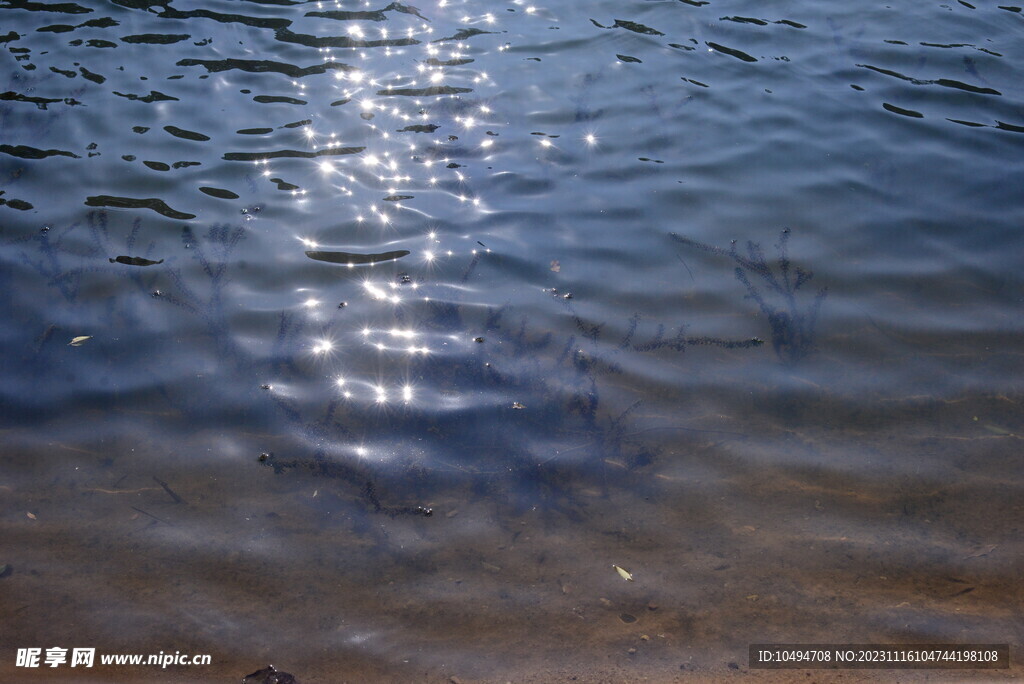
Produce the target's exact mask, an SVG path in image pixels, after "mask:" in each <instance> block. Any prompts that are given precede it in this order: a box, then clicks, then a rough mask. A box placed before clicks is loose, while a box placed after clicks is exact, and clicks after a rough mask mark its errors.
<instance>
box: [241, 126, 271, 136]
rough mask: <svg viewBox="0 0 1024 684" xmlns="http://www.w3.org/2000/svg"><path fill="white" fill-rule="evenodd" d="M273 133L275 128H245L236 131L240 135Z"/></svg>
mask: <svg viewBox="0 0 1024 684" xmlns="http://www.w3.org/2000/svg"><path fill="white" fill-rule="evenodd" d="M273 132H274V129H273V128H243V129H241V130H237V131H235V133H237V134H238V135H265V134H267V133H273Z"/></svg>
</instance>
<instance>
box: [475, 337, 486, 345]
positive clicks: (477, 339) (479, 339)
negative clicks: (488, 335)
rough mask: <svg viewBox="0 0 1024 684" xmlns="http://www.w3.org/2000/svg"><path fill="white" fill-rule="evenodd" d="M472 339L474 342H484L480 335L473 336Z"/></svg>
mask: <svg viewBox="0 0 1024 684" xmlns="http://www.w3.org/2000/svg"><path fill="white" fill-rule="evenodd" d="M473 341H474V342H476V343H477V344H483V343H484V338H482V337H474V338H473Z"/></svg>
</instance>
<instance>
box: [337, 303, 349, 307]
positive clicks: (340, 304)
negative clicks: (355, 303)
mask: <svg viewBox="0 0 1024 684" xmlns="http://www.w3.org/2000/svg"><path fill="white" fill-rule="evenodd" d="M346 306H348V302H339V303H338V308H339V309H344V308H345V307H346Z"/></svg>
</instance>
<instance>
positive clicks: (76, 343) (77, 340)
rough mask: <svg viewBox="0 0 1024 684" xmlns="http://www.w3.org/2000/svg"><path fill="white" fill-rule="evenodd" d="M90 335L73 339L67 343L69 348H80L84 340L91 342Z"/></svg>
mask: <svg viewBox="0 0 1024 684" xmlns="http://www.w3.org/2000/svg"><path fill="white" fill-rule="evenodd" d="M91 339H92V335H81V336H80V337H75V338H73V339H72V340H71V341H70V342H68V346H69V347H80V346H81V345H82V343H84V342H85V341H86V340H91Z"/></svg>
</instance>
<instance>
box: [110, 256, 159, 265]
mask: <svg viewBox="0 0 1024 684" xmlns="http://www.w3.org/2000/svg"><path fill="white" fill-rule="evenodd" d="M107 261H109V262H110V263H112V264H113V263H115V262H116V263H118V264H125V265H126V266H156V265H157V264H162V263H164V260H163V259H161V260H160V261H153V260H152V259H143V258H142V257H130V256H119V257H116V258H114V259H108V260H107Z"/></svg>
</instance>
